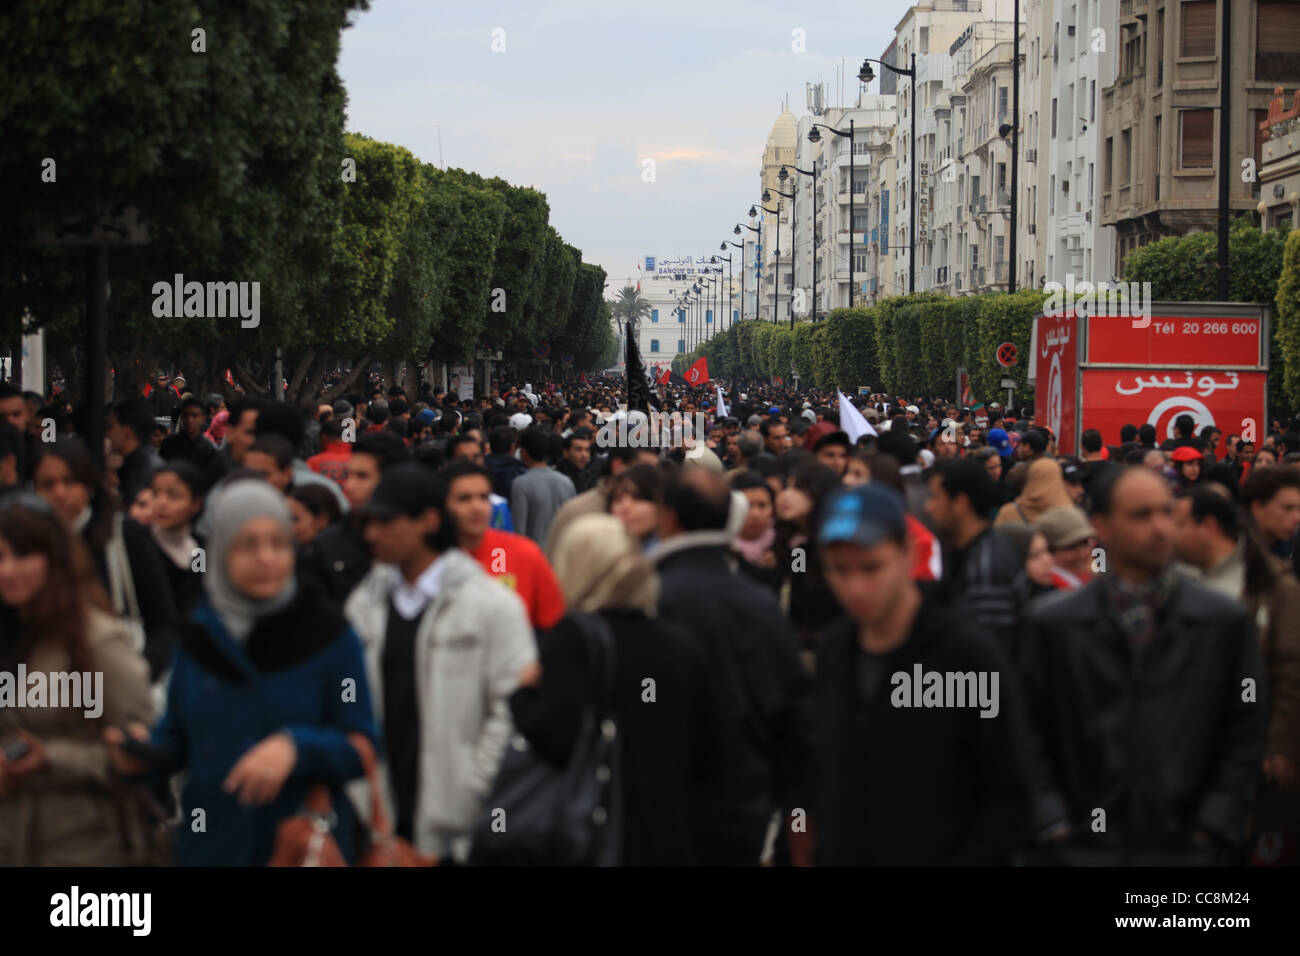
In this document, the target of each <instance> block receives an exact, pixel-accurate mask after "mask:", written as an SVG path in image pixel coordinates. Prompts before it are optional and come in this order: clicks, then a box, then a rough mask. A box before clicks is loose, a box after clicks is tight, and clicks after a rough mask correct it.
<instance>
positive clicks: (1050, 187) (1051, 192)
mask: <svg viewBox="0 0 1300 956" xmlns="http://www.w3.org/2000/svg"><path fill="white" fill-rule="evenodd" d="M1107 142H1110V141H1109V140H1107ZM1047 214H1048V215H1049V216H1054V215H1056V177H1055V176H1053V177H1051V178H1050V179H1049V180H1048V183H1047Z"/></svg>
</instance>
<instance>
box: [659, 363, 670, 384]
mask: <svg viewBox="0 0 1300 956" xmlns="http://www.w3.org/2000/svg"><path fill="white" fill-rule="evenodd" d="M672 377H673V370H672V367H671V366H665V367H664V373H663V374H662V375H660V376H659V384H660V385H667V384H668V383H669V382H670V381H672Z"/></svg>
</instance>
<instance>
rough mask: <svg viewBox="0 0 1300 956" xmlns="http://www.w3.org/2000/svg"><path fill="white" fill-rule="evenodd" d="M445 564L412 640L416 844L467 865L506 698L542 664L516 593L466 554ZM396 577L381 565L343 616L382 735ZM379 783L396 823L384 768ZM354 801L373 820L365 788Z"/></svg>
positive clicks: (503, 739)
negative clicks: (357, 644) (361, 656)
mask: <svg viewBox="0 0 1300 956" xmlns="http://www.w3.org/2000/svg"><path fill="white" fill-rule="evenodd" d="M445 561H446V564H445V566H444V570H443V572H442V581H441V587H440V589H439V591H438V594H437V596H436V597H435V598H434V599H433V600H432V601H430V602H429V606H428V607H426V608H425V609H424V614H423V615H422V616H421V619H420V626H419V630H418V631H417V633H416V644H415V666H416V674H415V682H416V692H417V695H418V704H419V711H420V771H419V782H418V784H417V793H416V801H415V822H414V837H415V843H416V848H417V849H418V850H420V852H422V853H435V854H437V855H438V856H439V857H440V858H446V857H448V856H450V857H452V858H454V859H456V860H458V861H461V862H463V861H464V860H465V859H467V858H468V856H469V844H470V837H471V834H472V831H473V828H474V825H475V823H476V822H477V820H478V817H479V813H480V810H481V807H482V802H483V800H485V799H486V798H487V795H488V791H489V790H490V788H491V787H492V783H493V781H494V780H495V778H496V773H497V769H498V767H499V766H500V764H501V758H502V757H503V756H504V754H505V749H506V744H507V743H508V742H509V740H510V736H511V732H512V721H511V718H510V704H509V697H510V695H511V694H512V693H513V692H514V690H515V688H516V686H517V685H518V681H519V674H520V671H521V670H522V669H523V668H524V666H525V665H527V664H528V663H529V662H531V661H533V660H536V659H537V642H536V639H535V638H534V636H533V629H532V627H531V625H530V624H529V623H528V613H527V611H525V609H524V605H523V602H522V601H520V599H519V598H518V597H517V596H516V595H515V594H514V592H512V591H511V590H510V589H509V588H507V587H504V586H503V585H501V584H499V583H497V582H496V581H493V580H492V578H491V577H489V576H488V574H487V573H485V572H484V571H483V570H482V568H480V567H479V565H478V562H477V561H475V560H474V559H473V558H472V557H470V556H469V555H467V554H466V553H465V552H463V551H460V550H456V549H453V550H450V551H448V552H447V553H446V555H445ZM398 574H399V572H398V570H397V568H396V567H394V566H392V565H376V566H375V567H374V568H372V569H371V571H370V573H369V574H367V575H366V576H365V578H363V579H362V581H361V583H360V584H359V585H357V587H356V589H355V590H354V591H353V592H352V595H351V596H350V597H349V598H348V600H347V604H346V606H345V607H344V612H345V613H346V615H347V618H348V620H349V621H350V622H351V623H352V626H353V628H354V629H355V630H356V632H357V635H358V636H359V637H360V638H361V645H362V648H363V650H364V653H365V659H366V673H367V674H368V676H369V681H370V691H371V695H372V706H373V708H374V713H375V716H376V720H377V722H378V723H379V724H380V726H381V728H382V723H383V721H382V718H383V713H384V688H383V673H384V672H383V655H384V638H385V634H386V631H387V627H388V611H389V607H390V596H391V594H392V590H393V587H394V585H395V584H396V583H397V580H398ZM381 739H382V738H381ZM379 781H380V787H381V790H382V795H383V799H384V803H385V805H386V806H387V808H388V815H389V819H390V820H392V819H394V818H395V817H394V812H393V801H392V798H391V795H390V794H389V792H388V767H387V765H386V763H385V762H384V761H382V760H381V761H380V764H379ZM349 793H350V795H351V796H352V799H353V802H354V803H355V804H356V805H357V807H358V808H359V809H361V810H362V812H363V813H364V814H365V815H367V816H368V815H369V810H370V800H369V795H368V792H367V791H366V789H365V781H364V780H360V781H357V782H356V783H354V784H353V787H352V788H351V789H350V790H349Z"/></svg>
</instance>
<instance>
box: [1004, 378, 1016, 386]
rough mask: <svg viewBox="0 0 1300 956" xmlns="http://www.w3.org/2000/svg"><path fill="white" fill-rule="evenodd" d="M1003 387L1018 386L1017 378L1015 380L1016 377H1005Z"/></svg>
mask: <svg viewBox="0 0 1300 956" xmlns="http://www.w3.org/2000/svg"><path fill="white" fill-rule="evenodd" d="M1002 387H1003V388H1015V387H1016V380H1015V379H1014V378H1004V379H1003V380H1002Z"/></svg>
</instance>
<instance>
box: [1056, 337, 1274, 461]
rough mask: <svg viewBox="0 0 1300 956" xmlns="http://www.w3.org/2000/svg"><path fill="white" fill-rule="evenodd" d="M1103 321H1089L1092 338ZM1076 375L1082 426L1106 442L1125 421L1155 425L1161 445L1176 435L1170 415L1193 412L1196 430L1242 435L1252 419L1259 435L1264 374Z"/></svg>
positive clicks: (1114, 371)
mask: <svg viewBox="0 0 1300 956" xmlns="http://www.w3.org/2000/svg"><path fill="white" fill-rule="evenodd" d="M1039 321H1042V320H1041V319H1040V320H1039ZM1103 322H1104V320H1101V321H1097V320H1094V321H1093V322H1092V329H1091V330H1090V332H1089V334H1090V336H1091V335H1092V334H1094V331H1095V329H1096V328H1097V326H1099V325H1101V324H1102V323H1103ZM1218 364H1223V363H1218ZM1040 375H1041V373H1040ZM1080 375H1081V376H1082V379H1083V425H1082V429H1083V431H1087V430H1088V429H1089V428H1095V429H1097V430H1098V431H1099V432H1101V440H1102V442H1104V443H1105V444H1107V445H1118V444H1119V431H1120V428H1121V427H1123V426H1124V425H1139V426H1140V425H1144V424H1150V425H1153V426H1155V430H1156V443H1157V444H1159V443H1160V442H1163V441H1164V440H1165V439H1166V438H1173V437H1174V419H1175V418H1177V417H1178V416H1179V415H1191V416H1192V418H1193V419H1194V420H1195V422H1196V431H1197V432H1198V433H1199V432H1200V430H1201V428H1202V427H1203V426H1206V425H1213V426H1214V427H1216V428H1219V429H1222V430H1223V433H1224V434H1225V435H1231V434H1241V433H1242V432H1243V430H1245V429H1246V428H1249V427H1251V426H1250V423H1251V422H1253V423H1254V426H1253V430H1254V432H1255V433H1256V434H1262V429H1263V427H1264V423H1265V405H1264V398H1265V391H1264V390H1265V385H1266V383H1267V379H1268V373H1267V372H1232V371H1211V370H1206V369H1194V370H1188V369H1166V368H1161V369H1159V370H1153V369H1151V368H1150V367H1147V368H1105V369H1099V368H1085V369H1082V370H1080ZM1062 447H1071V446H1068V445H1064V444H1063V445H1062Z"/></svg>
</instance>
